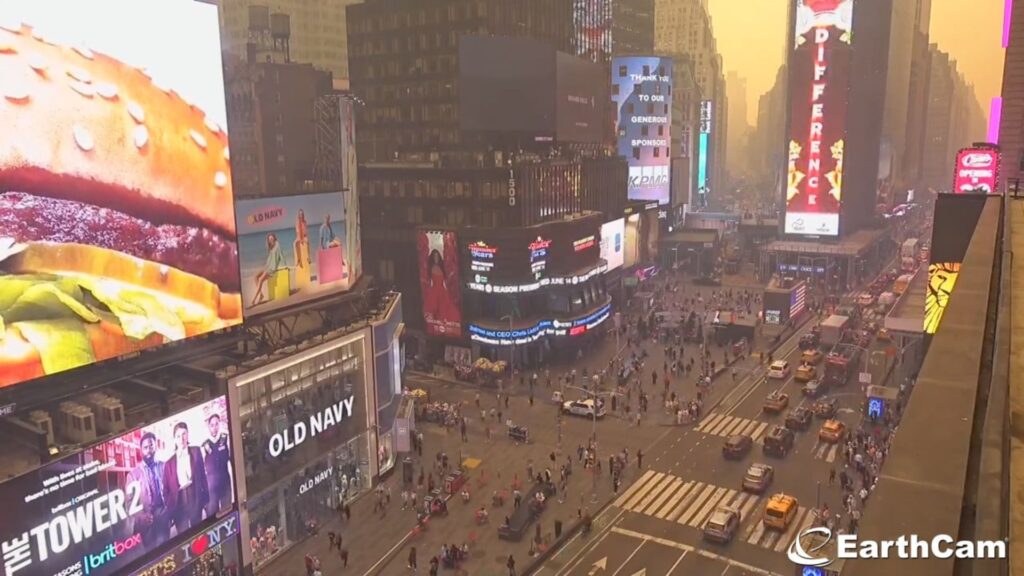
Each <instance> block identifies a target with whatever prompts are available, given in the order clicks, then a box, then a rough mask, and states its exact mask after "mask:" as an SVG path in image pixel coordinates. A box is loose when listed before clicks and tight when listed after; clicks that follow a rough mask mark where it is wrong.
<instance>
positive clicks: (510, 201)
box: [508, 168, 516, 206]
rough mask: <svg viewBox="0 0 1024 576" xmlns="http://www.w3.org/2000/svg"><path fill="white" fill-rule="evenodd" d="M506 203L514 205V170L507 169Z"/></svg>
mask: <svg viewBox="0 0 1024 576" xmlns="http://www.w3.org/2000/svg"><path fill="white" fill-rule="evenodd" d="M508 205H509V206H515V205H516V171H515V170H513V169H512V168H509V169H508Z"/></svg>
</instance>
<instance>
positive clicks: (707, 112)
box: [700, 100, 711, 134]
mask: <svg viewBox="0 0 1024 576" xmlns="http://www.w3.org/2000/svg"><path fill="white" fill-rule="evenodd" d="M700 133H701V134H711V100H701V102H700Z"/></svg>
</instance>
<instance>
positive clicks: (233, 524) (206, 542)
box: [131, 512, 239, 576]
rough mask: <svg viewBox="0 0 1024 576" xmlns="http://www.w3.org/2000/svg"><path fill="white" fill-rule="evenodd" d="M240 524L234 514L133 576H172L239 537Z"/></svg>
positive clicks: (132, 575) (235, 513)
mask: <svg viewBox="0 0 1024 576" xmlns="http://www.w3.org/2000/svg"><path fill="white" fill-rule="evenodd" d="M238 524H239V523H238V512H232V513H231V515H230V516H228V517H227V518H225V519H224V520H221V521H220V522H218V523H216V524H214V525H213V526H211V527H210V528H209V529H207V530H205V531H203V532H202V533H201V534H199V535H197V536H195V537H194V538H192V539H191V540H189V541H187V542H185V543H184V544H182V545H181V546H179V547H177V548H176V549H174V550H172V551H171V552H168V553H167V554H166V555H164V556H163V557H162V558H160V559H159V560H157V561H155V562H152V563H150V564H149V565H148V566H146V567H145V568H143V569H141V570H137V571H135V572H132V574H131V576H172V575H173V574H176V573H178V571H179V570H181V569H182V568H184V567H186V566H188V565H189V564H191V563H193V562H195V561H196V560H198V559H199V558H200V557H201V556H202V555H203V554H205V553H206V552H207V551H209V550H213V549H214V548H216V547H217V546H220V545H221V544H223V543H225V542H228V541H230V540H231V539H232V538H235V537H236V536H238Z"/></svg>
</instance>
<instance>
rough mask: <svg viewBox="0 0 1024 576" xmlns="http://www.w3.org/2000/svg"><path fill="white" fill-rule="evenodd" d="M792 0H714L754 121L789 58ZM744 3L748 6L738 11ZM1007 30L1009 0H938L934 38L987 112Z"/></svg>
mask: <svg viewBox="0 0 1024 576" xmlns="http://www.w3.org/2000/svg"><path fill="white" fill-rule="evenodd" d="M789 1H790V0H708V6H709V9H710V10H711V18H712V21H713V23H714V27H715V37H716V38H717V39H718V49H719V51H721V53H722V60H723V65H724V66H725V69H726V70H735V71H736V72H737V73H739V75H740V76H742V77H744V78H746V79H747V103H748V104H747V121H748V122H749V123H750V124H751V125H753V124H755V123H756V120H757V100H758V98H759V97H760V96H761V94H763V93H765V92H767V91H768V90H769V89H770V88H771V87H772V83H773V82H774V81H775V73H776V71H777V70H778V68H779V66H780V65H781V64H782V61H783V56H784V46H783V44H784V43H785V41H786V27H787V25H788V24H787V22H786V8H787V6H788V5H789ZM893 1H894V2H902V1H906V0H893ZM1019 1H1020V0H1019ZM740 3H742V4H744V5H746V6H747V8H746V9H742V10H737V9H736V8H737V5H738V4H740ZM1002 32H1003V0H932V18H931V42H934V43H936V44H938V45H939V48H940V49H942V50H944V51H946V52H949V54H950V55H951V56H952V57H953V58H954V59H955V60H956V61H957V67H958V69H959V70H960V71H961V72H963V74H964V77H965V78H966V79H967V82H969V83H973V84H974V88H975V93H976V94H977V96H978V102H979V103H980V104H981V108H982V110H984V111H985V114H986V115H987V114H988V107H989V102H990V101H991V100H992V97H993V96H997V95H999V92H1000V89H1001V85H1002V78H1003V48H1002Z"/></svg>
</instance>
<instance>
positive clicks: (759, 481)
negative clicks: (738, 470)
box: [743, 462, 775, 494]
mask: <svg viewBox="0 0 1024 576" xmlns="http://www.w3.org/2000/svg"><path fill="white" fill-rule="evenodd" d="M774 478H775V469H774V468H772V467H771V466H769V465H767V464H762V463H760V462H755V463H753V464H751V465H750V468H747V473H746V474H744V475H743V490H744V491H746V492H753V493H754V494H764V491H765V490H767V489H768V487H769V486H771V483H772V480H773V479H774Z"/></svg>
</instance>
